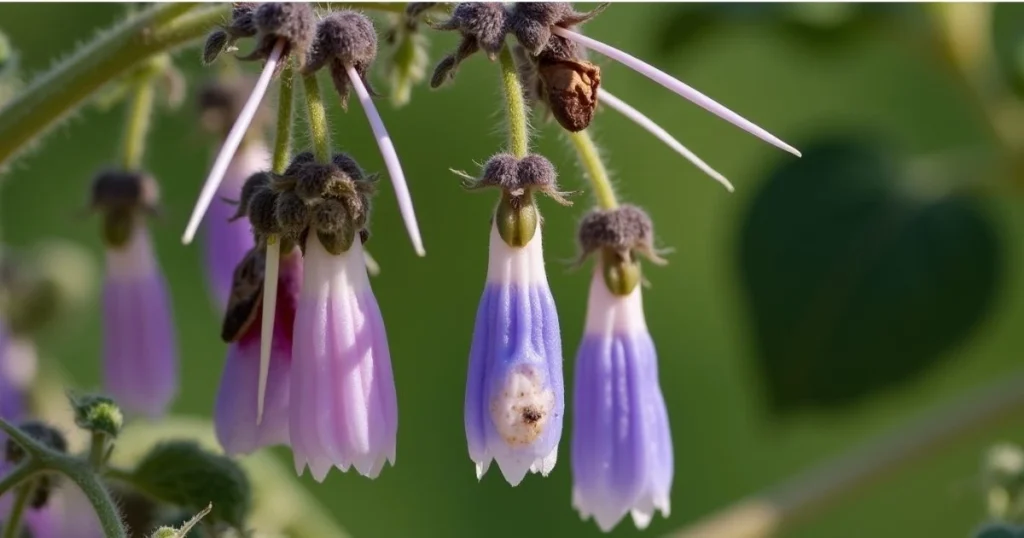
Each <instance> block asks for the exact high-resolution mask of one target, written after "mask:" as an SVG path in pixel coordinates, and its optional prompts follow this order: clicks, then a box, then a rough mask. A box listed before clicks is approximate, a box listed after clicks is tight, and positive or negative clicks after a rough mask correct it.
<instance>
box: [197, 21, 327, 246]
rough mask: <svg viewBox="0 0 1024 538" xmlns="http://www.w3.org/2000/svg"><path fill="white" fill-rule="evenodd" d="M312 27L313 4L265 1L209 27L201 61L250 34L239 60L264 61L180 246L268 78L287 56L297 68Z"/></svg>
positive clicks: (225, 166) (256, 106)
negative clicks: (253, 41)
mask: <svg viewBox="0 0 1024 538" xmlns="http://www.w3.org/2000/svg"><path fill="white" fill-rule="evenodd" d="M314 31H315V21H314V15H313V8H312V7H310V5H309V4H307V3H304V2H296V3H284V2H266V3H262V4H259V5H254V4H242V5H238V6H236V7H235V9H234V10H233V11H232V21H231V22H230V23H229V24H228V26H226V27H225V28H224V29H222V30H216V31H214V32H213V33H212V34H210V36H209V38H208V39H207V44H206V49H205V51H204V59H206V60H207V61H208V62H211V61H213V60H214V59H216V57H217V56H218V55H219V54H220V53H221V52H223V50H225V48H226V47H227V46H229V45H231V43H233V42H234V40H235V39H237V38H239V37H251V36H255V38H256V47H255V48H254V49H253V51H252V52H251V53H250V54H249V55H247V56H245V57H243V58H240V59H243V60H263V61H264V62H265V63H264V65H263V72H262V73H260V77H259V79H257V81H256V84H255V86H253V89H252V93H251V94H250V95H249V98H248V99H247V100H246V101H245V105H244V106H243V107H242V110H241V112H240V113H239V114H238V119H236V120H235V123H234V125H233V126H232V127H231V130H230V131H229V132H228V134H227V136H226V137H225V139H224V144H223V145H222V146H221V148H220V151H219V152H218V153H217V157H216V159H214V161H213V166H212V167H211V168H210V174H209V175H208V176H207V177H206V182H205V183H203V188H202V190H201V191H200V192H199V199H198V200H197V201H196V206H195V208H194V209H193V210H192V215H191V217H189V221H188V226H186V228H185V234H184V235H183V236H182V238H181V240H182V242H183V243H185V244H186V245H187V244H189V243H191V242H192V239H193V238H194V237H195V234H196V231H198V229H199V224H200V223H201V222H202V220H203V215H204V214H205V213H206V210H207V209H208V208H209V207H210V204H211V203H212V202H213V199H214V197H215V196H216V194H217V191H218V189H219V188H220V183H221V181H222V180H223V179H224V174H225V172H226V171H227V169H228V166H229V165H230V164H231V162H232V159H233V157H234V155H235V151H237V150H238V146H239V145H240V144H241V143H242V139H243V138H244V137H245V133H246V131H247V130H248V128H249V124H250V123H252V121H253V118H254V117H255V116H256V113H257V111H258V110H259V106H260V101H261V100H262V99H263V96H264V95H265V94H266V92H267V88H268V87H269V86H270V80H271V79H272V78H273V77H274V76H275V75H277V74H279V73H280V72H281V70H282V69H283V68H284V64H285V62H287V61H288V58H289V56H294V61H295V62H296V64H297V65H298V66H299V67H302V65H303V64H304V63H305V60H306V56H307V54H308V53H309V48H310V46H311V45H312V42H313V32H314Z"/></svg>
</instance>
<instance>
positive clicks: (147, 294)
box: [92, 171, 178, 418]
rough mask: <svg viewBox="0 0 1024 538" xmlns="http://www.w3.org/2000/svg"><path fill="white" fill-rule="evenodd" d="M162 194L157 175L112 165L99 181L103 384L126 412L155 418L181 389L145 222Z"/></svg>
mask: <svg viewBox="0 0 1024 538" xmlns="http://www.w3.org/2000/svg"><path fill="white" fill-rule="evenodd" d="M157 197H158V194H157V184H156V181H155V180H154V179H153V178H152V177H150V176H147V175H144V174H141V173H136V172H124V171H106V172H102V173H100V174H99V175H98V176H97V178H96V180H95V182H94V184H93V199H92V206H93V208H94V209H95V210H97V211H99V212H100V213H101V214H102V216H103V241H104V243H105V244H106V247H107V268H106V275H105V280H104V284H103V324H104V327H103V369H104V385H105V388H106V390H107V392H108V393H109V394H110V396H112V397H113V398H114V399H115V400H116V401H117V402H118V404H119V405H120V406H121V409H123V410H124V411H125V413H126V414H129V415H142V416H146V417H149V418H159V417H160V416H161V415H163V414H164V413H165V412H166V411H167V407H168V406H169V405H170V404H171V402H172V400H173V399H174V397H175V396H176V395H177V392H178V352H177V345H176V339H175V334H174V321H173V316H172V313H171V301H170V295H169V294H168V292H167V282H166V280H165V279H164V275H163V273H162V272H161V270H160V266H159V264H158V262H157V260H156V257H155V256H154V254H153V246H152V243H151V241H150V238H149V230H148V229H147V228H146V225H145V218H146V216H147V215H148V214H149V213H151V212H152V211H154V210H155V208H156V203H157Z"/></svg>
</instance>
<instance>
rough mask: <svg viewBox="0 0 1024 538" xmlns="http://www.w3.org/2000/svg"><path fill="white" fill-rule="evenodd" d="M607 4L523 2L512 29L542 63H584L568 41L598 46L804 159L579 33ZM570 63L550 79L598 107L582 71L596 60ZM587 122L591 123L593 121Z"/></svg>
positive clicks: (751, 125) (728, 113)
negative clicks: (583, 9)
mask: <svg viewBox="0 0 1024 538" xmlns="http://www.w3.org/2000/svg"><path fill="white" fill-rule="evenodd" d="M606 6H607V4H605V5H602V6H600V7H598V8H597V9H595V10H593V11H590V12H588V13H578V12H576V11H574V10H573V8H572V5H571V4H569V3H567V2H551V3H539V2H522V3H517V4H515V5H514V6H513V7H512V9H511V12H510V14H509V26H510V28H511V32H512V33H513V34H514V35H515V36H516V38H517V40H518V41H519V44H520V45H522V47H523V48H524V49H525V50H526V51H527V52H528V53H529V55H531V56H533V57H534V58H535V59H536V61H538V62H540V60H541V59H543V58H544V57H545V56H546V55H550V56H554V57H555V59H557V60H562V61H564V60H566V59H570V60H572V61H573V62H576V63H577V64H579V62H581V61H582V57H581V55H580V54H579V53H577V52H574V50H573V49H575V45H572V46H567V44H566V43H565V41H571V42H573V43H574V44H579V45H582V46H583V47H586V48H587V49H591V50H594V51H596V52H599V53H601V54H603V55H605V56H608V57H609V58H611V59H613V60H615V61H617V62H620V63H622V64H623V65H625V66H627V67H629V68H630V69H633V70H634V71H636V72H638V73H640V74H642V75H644V76H646V77H648V78H650V79H651V80H653V81H655V82H657V83H659V84H661V85H662V86H664V87H666V88H668V89H670V90H672V91H673V92H675V93H676V94H678V95H680V96H682V97H684V98H686V99H687V100H689V101H691V102H693V103H694V104H696V105H697V106H700V107H701V108H704V109H705V110H707V111H708V112H711V113H712V114H714V115H716V116H718V117H720V118H722V119H724V120H726V121H728V122H729V123H732V124H733V125H735V126H737V127H739V128H741V129H743V130H744V131H747V132H748V133H750V134H752V135H754V136H756V137H758V138H760V139H761V140H764V141H765V142H767V143H769V144H771V145H773V146H775V147H778V148H780V149H783V150H785V151H788V152H790V153H792V154H794V155H796V156H798V157H799V156H800V152H799V151H797V150H796V148H793V147H792V146H790V145H789V144H786V143H785V142H783V141H782V140H780V139H779V138H778V137H776V136H775V135H772V134H771V133H769V132H768V131H766V130H764V129H762V128H761V127H758V126H757V125H755V124H754V123H752V122H751V121H749V120H747V119H745V118H743V117H742V116H740V115H739V114H737V113H735V112H733V111H732V110H729V109H728V108H726V107H724V106H722V105H720V104H719V103H717V102H715V101H714V100H713V99H711V98H710V97H708V96H706V95H704V94H702V93H701V92H699V91H697V90H695V89H694V88H692V87H690V86H689V85H687V84H685V83H683V82H682V81H680V80H677V79H676V78H674V77H672V76H670V75H668V74H667V73H665V72H664V71H661V70H660V69H658V68H656V67H654V66H652V65H650V64H648V63H646V62H644V61H643V60H640V59H639V58H636V57H634V56H632V55H630V54H628V53H626V52H623V51H621V50H619V49H617V48H615V47H612V46H611V45H608V44H606V43H602V42H601V41H598V40H596V39H593V38H591V37H587V36H585V35H583V34H581V33H579V32H578V31H577V30H576V29H575V28H574V27H575V26H576V25H578V24H581V23H583V22H586V21H587V20H589V19H591V18H593V17H594V16H596V15H597V14H599V13H600V12H601V11H603V10H604V8H605V7H606ZM559 38H560V39H559ZM573 57H574V58H573ZM568 65H572V66H573V67H572V69H569V70H566V69H565V65H562V66H561V68H560V69H559V70H558V71H557V72H559V73H561V74H560V75H558V77H553V76H550V75H549V76H548V78H549V79H551V80H552V81H554V82H549V83H548V85H549V86H553V87H555V88H556V89H559V90H562V91H564V90H566V89H568V90H572V91H569V92H566V93H565V95H564V96H563V97H568V98H569V101H570V103H571V104H577V103H581V104H590V103H592V104H594V105H596V103H597V102H599V101H600V98H601V94H600V91H598V90H597V85H596V84H595V83H593V81H592V79H593V76H592V75H587V70H581V68H580V65H582V66H583V67H586V68H587V69H589V68H590V67H591V66H593V64H589V62H583V63H582V64H579V65H576V64H568ZM585 75H586V76H585ZM588 81H591V82H590V83H589V84H590V86H592V89H588ZM591 92H596V93H597V95H596V96H593V95H591ZM580 110H581V111H582V112H586V111H587V108H586V107H581V108H580ZM556 117H557V114H556ZM580 117H581V118H584V119H585V118H586V115H585V114H582V115H580ZM559 121H560V122H561V121H562V119H561V118H560V119H559ZM585 123H589V120H587V121H586V122H585ZM565 125H566V124H565V123H563V126H565ZM579 126H584V127H585V125H583V123H582V122H576V123H575V124H573V125H570V126H567V127H566V128H567V129H570V130H574V129H575V127H579ZM570 127H572V128H570ZM576 130H578V129H576Z"/></svg>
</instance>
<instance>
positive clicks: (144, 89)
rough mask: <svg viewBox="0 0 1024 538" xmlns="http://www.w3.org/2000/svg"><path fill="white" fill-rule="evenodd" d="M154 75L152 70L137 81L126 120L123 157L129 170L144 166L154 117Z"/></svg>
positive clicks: (125, 167) (126, 168)
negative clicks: (147, 139)
mask: <svg viewBox="0 0 1024 538" xmlns="http://www.w3.org/2000/svg"><path fill="white" fill-rule="evenodd" d="M154 93H155V89H154V88H153V77H152V74H151V73H150V72H147V73H144V74H142V75H140V76H139V80H138V81H136V83H135V92H134V94H133V95H132V99H131V103H130V105H129V109H128V115H127V117H126V121H125V129H124V142H123V144H124V145H123V146H122V147H123V149H122V157H123V159H124V162H123V163H122V164H124V169H125V170H129V171H134V170H139V169H141V168H142V158H143V156H144V155H145V153H146V135H147V134H149V126H150V123H151V122H150V120H151V119H152V117H153V98H154Z"/></svg>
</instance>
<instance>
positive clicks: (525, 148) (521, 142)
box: [498, 45, 530, 159]
mask: <svg viewBox="0 0 1024 538" xmlns="http://www.w3.org/2000/svg"><path fill="white" fill-rule="evenodd" d="M498 61H499V62H500V63H501V82H502V90H504V92H505V104H506V106H507V110H506V115H507V117H508V146H509V147H508V149H509V151H510V152H511V153H512V155H515V156H516V157H517V158H519V159H522V158H523V157H526V155H527V154H528V153H529V152H530V131H529V128H528V127H527V125H526V100H525V99H523V87H522V85H520V83H519V73H518V72H517V71H516V63H515V61H514V60H513V59H512V52H511V51H509V48H508V45H505V46H503V47H502V48H501V54H500V55H499V56H498Z"/></svg>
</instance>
